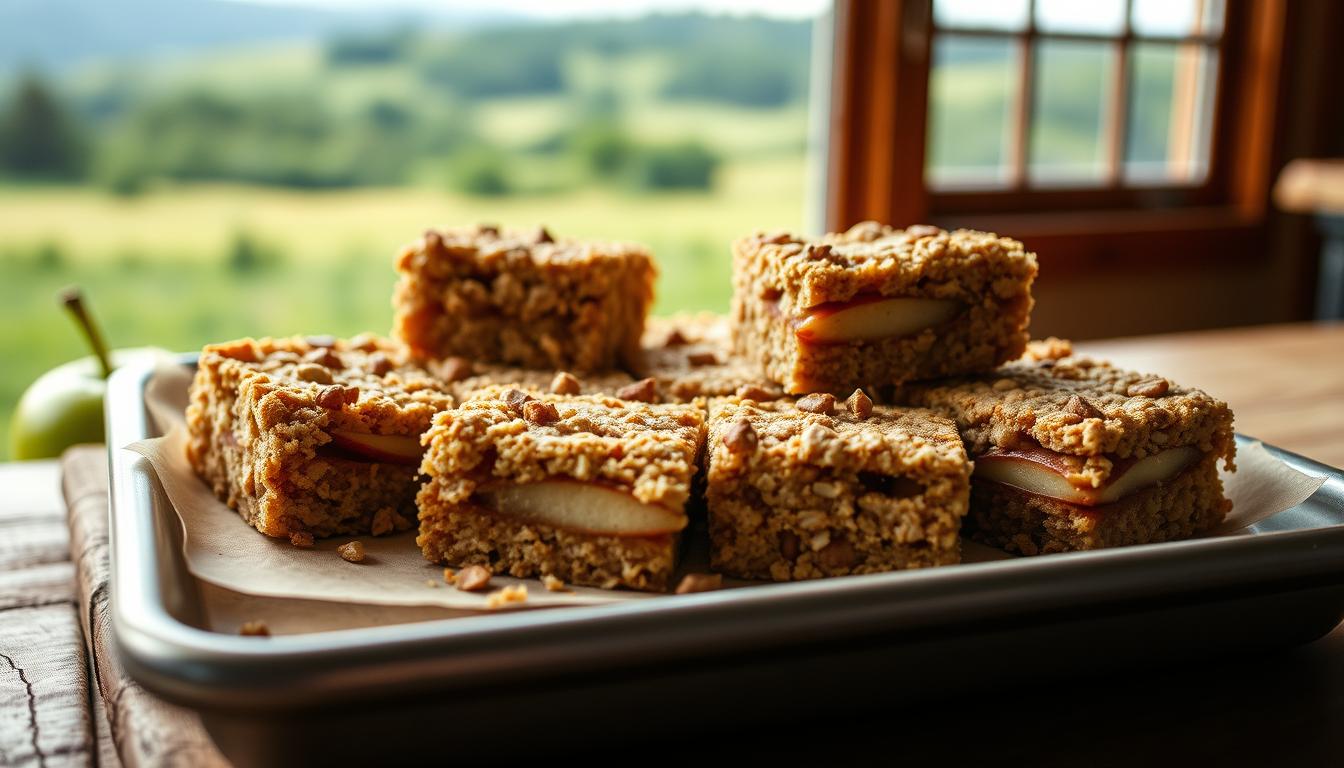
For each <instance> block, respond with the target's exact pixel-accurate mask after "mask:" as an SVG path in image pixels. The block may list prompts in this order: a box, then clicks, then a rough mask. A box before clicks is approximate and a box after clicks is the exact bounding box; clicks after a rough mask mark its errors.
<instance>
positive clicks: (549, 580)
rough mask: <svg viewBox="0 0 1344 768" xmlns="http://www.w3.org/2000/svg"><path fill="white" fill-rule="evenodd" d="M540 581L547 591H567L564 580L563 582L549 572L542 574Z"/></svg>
mask: <svg viewBox="0 0 1344 768" xmlns="http://www.w3.org/2000/svg"><path fill="white" fill-rule="evenodd" d="M541 583H542V586H544V587H546V591H547V592H568V591H569V590H568V589H565V582H564V580H563V579H557V578H556V577H554V576H552V575H551V574H549V573H547V574H542V577H541Z"/></svg>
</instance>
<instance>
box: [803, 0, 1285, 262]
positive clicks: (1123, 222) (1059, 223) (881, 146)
mask: <svg viewBox="0 0 1344 768" xmlns="http://www.w3.org/2000/svg"><path fill="white" fill-rule="evenodd" d="M1287 5H1288V3H1287V0H1263V1H1262V2H1255V0H1227V5H1226V11H1225V13H1226V16H1225V19H1224V27H1223V34H1222V38H1221V42H1220V55H1219V61H1218V83H1217V93H1216V95H1215V122H1214V126H1213V128H1212V135H1211V148H1210V152H1211V153H1210V163H1209V170H1208V174H1207V176H1206V178H1205V180H1204V181H1203V182H1202V183H1199V184H1196V185H1181V184H1159V185H1144V186H1129V187H1121V186H1103V187H1096V186H1091V187H1086V188H1075V187H1067V188H1065V187H1052V188H1045V189H1041V188H1031V189H1009V190H987V191H979V190H976V191H947V190H930V189H929V188H928V186H927V184H926V180H925V169H924V163H925V147H926V137H925V133H926V129H927V124H928V87H929V68H930V54H931V45H932V23H933V21H932V17H933V11H932V0H835V6H834V8H833V35H834V38H833V39H834V46H833V61H832V75H831V85H832V88H831V104H830V118H831V119H830V124H829V126H828V128H829V130H828V137H827V138H828V141H827V145H828V146H827V158H828V174H827V177H826V192H827V194H826V212H825V214H826V215H825V221H826V226H827V228H828V229H831V230H836V229H843V228H845V227H848V226H850V225H852V224H853V223H855V222H857V221H862V220H864V219H878V220H882V221H888V222H892V223H894V224H896V225H904V224H912V223H921V222H931V223H935V224H939V225H942V226H966V227H973V228H978V229H987V230H991V231H1002V232H1005V233H1010V234H1012V235H1013V236H1015V237H1019V238H1021V239H1023V240H1027V241H1029V243H1030V244H1031V246H1032V247H1033V248H1035V249H1037V250H1038V251H1042V252H1045V253H1048V254H1049V256H1050V258H1051V260H1052V262H1054V264H1060V265H1065V264H1067V265H1073V266H1076V267H1078V268H1080V269H1084V270H1094V269H1097V268H1100V267H1102V266H1115V265H1116V262H1117V261H1118V260H1117V259H1116V257H1117V256H1119V255H1123V256H1125V258H1124V259H1123V265H1124V266H1125V267H1132V266H1134V265H1135V263H1136V261H1138V262H1144V261H1152V260H1166V259H1167V257H1168V256H1169V255H1170V254H1173V253H1180V254H1182V255H1183V256H1186V257H1189V258H1197V257H1205V258H1207V259H1219V260H1226V259H1228V258H1232V257H1237V256H1244V257H1253V256H1254V254H1256V253H1258V252H1262V251H1263V249H1264V247H1265V242H1266V220H1267V217H1268V213H1269V210H1270V207H1269V189H1270V186H1271V183H1270V181H1271V179H1272V173H1273V170H1274V165H1273V163H1274V160H1275V158H1274V144H1275V137H1276V134H1277V131H1278V128H1279V126H1280V125H1281V121H1282V115H1281V106H1282V105H1281V101H1280V98H1279V96H1280V78H1281V72H1282V68H1283V40H1284V30H1285V20H1286V15H1287V10H1288V9H1287ZM1230 93H1236V94H1238V97H1237V98H1227V96H1226V95H1227V94H1230ZM1158 238H1161V240H1162V244H1161V245H1162V247H1155V245H1157V239H1158ZM1054 264H1052V267H1051V270H1052V271H1053V272H1055V273H1056V274H1059V273H1060V272H1061V270H1059V269H1057V268H1056V266H1054ZM1062 271H1063V272H1067V271H1068V267H1065V268H1064V270H1062Z"/></svg>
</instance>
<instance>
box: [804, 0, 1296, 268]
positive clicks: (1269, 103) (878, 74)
mask: <svg viewBox="0 0 1344 768" xmlns="http://www.w3.org/2000/svg"><path fill="white" fill-rule="evenodd" d="M1287 6H1288V3H1286V2H1284V1H1283V0H1264V1H1263V2H1248V1H1247V0H1093V1H1091V2H1086V3H1081V2H1075V1H1074V0H837V3H836V13H835V38H834V39H835V51H836V55H835V61H834V71H833V76H832V84H833V92H832V105H831V109H832V119H831V123H830V126H829V128H830V133H829V159H830V175H829V177H828V179H827V184H828V188H827V202H828V207H827V211H826V218H827V224H828V225H829V226H831V227H843V226H847V225H848V224H850V223H852V222H854V221H857V220H861V219H865V218H877V219H883V220H887V221H892V222H895V223H898V224H899V223H911V222H933V223H939V224H944V225H956V226H973V227H980V228H985V229H992V230H998V231H1005V232H1011V233H1013V234H1014V235H1017V236H1019V237H1023V238H1024V239H1027V238H1030V239H1031V240H1032V244H1033V246H1035V247H1036V248H1038V249H1039V250H1040V251H1041V252H1043V253H1049V254H1050V258H1051V260H1053V261H1055V262H1057V263H1062V262H1069V263H1072V264H1073V265H1074V266H1077V267H1079V268H1083V269H1094V267H1095V266H1096V265H1098V264H1104V263H1108V261H1113V260H1114V259H1113V257H1114V255H1115V254H1116V253H1118V252H1121V251H1124V252H1127V253H1133V252H1140V253H1141V252H1143V251H1144V247H1143V246H1144V245H1145V244H1151V243H1152V237H1153V235H1154V234H1155V233H1159V232H1160V233H1162V234H1163V236H1164V237H1166V238H1167V240H1166V242H1167V243H1169V244H1173V246H1172V248H1173V249H1175V250H1181V251H1182V252H1183V253H1186V254H1189V255H1192V256H1197V255H1200V254H1203V255H1205V256H1209V257H1212V256H1213V255H1215V254H1216V255H1218V256H1219V257H1220V258H1228V257H1230V256H1235V255H1237V254H1246V255H1249V254H1251V253H1252V252H1254V251H1255V249H1256V248H1257V247H1258V245H1259V244H1262V242H1263V236H1264V232H1263V229H1264V222H1265V218H1266V213H1267V210H1268V196H1267V190H1268V187H1269V182H1270V180H1271V178H1272V177H1271V173H1272V170H1273V165H1272V154H1273V144H1274V139H1275V135H1276V131H1277V129H1278V127H1279V126H1280V125H1281V124H1282V122H1283V116H1282V115H1281V114H1280V113H1281V109H1280V105H1279V100H1278V96H1279V78H1280V65H1281V61H1282V58H1283V56H1282V54H1283V40H1284V34H1285V33H1284V30H1285V23H1286V22H1285V19H1286V16H1287V12H1288V8H1287ZM1174 244H1180V246H1181V247H1180V248H1176V247H1175V245H1174ZM1075 257H1076V258H1075ZM1067 269H1068V268H1067V267H1064V268H1062V269H1061V267H1060V266H1058V264H1057V265H1055V266H1052V268H1051V271H1052V272H1053V273H1054V274H1061V273H1063V272H1065V271H1067Z"/></svg>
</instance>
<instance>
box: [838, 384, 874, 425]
mask: <svg viewBox="0 0 1344 768" xmlns="http://www.w3.org/2000/svg"><path fill="white" fill-rule="evenodd" d="M845 406H846V407H847V408H849V414H850V415H851V416H853V417H854V418H856V419H860V420H862V419H866V418H868V417H869V416H872V415H873V401H872V398H870V397H868V395H866V394H864V392H863V390H862V389H856V390H854V393H853V394H852V395H850V396H849V398H848V399H846V400H845Z"/></svg>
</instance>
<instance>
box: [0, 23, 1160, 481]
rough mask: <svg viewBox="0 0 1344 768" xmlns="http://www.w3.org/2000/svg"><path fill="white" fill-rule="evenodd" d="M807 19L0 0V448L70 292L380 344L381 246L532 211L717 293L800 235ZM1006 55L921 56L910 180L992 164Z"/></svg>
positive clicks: (669, 281)
mask: <svg viewBox="0 0 1344 768" xmlns="http://www.w3.org/2000/svg"><path fill="white" fill-rule="evenodd" d="M826 6H827V3H826V2H825V1H824V0H791V1H788V2H767V1H765V0H759V1H754V0H699V1H698V2H697V1H695V0H686V1H684V2H678V1H677V0H667V1H666V2H660V0H634V1H632V2H625V3H616V2H601V1H600V0H588V1H587V2H579V3H546V2H539V1H536V0H500V1H499V2H495V3H492V4H490V5H489V6H482V5H479V4H467V3H438V4H429V3H425V4H420V5H414V4H413V5H395V4H380V3H375V2H372V1H369V2H358V1H357V0H348V2H346V3H342V4H338V5H335V6H332V5H330V4H322V5H319V4H316V3H311V2H310V3H306V4H285V3H284V2H281V1H280V0H270V1H269V2H242V1H241V0H119V1H118V2H116V3H104V2H100V1H99V0H7V1H6V2H4V3H0V274H2V275H3V280H0V356H2V357H3V359H4V360H5V364H4V365H3V366H2V367H0V435H3V434H5V433H6V432H7V422H8V419H9V417H10V414H11V412H12V410H13V407H14V404H15V402H16V401H17V399H18V397H19V395H20V393H21V392H22V391H23V389H24V388H25V387H26V386H27V385H28V384H29V383H30V382H31V381H32V380H33V379H35V378H36V377H37V376H38V375H39V374H40V373H42V372H43V371H45V370H47V369H49V368H51V367H53V366H55V365H57V364H59V363H61V362H64V361H66V360H70V359H73V358H76V357H80V356H83V355H85V354H87V352H88V350H87V349H86V348H85V346H84V343H83V341H82V340H81V338H80V336H79V334H78V333H77V332H76V330H75V328H74V326H73V325H72V324H71V323H70V321H69V319H68V318H67V317H66V316H65V315H64V313H63V312H62V311H61V310H60V309H59V308H58V306H57V302H56V300H55V298H54V296H55V294H56V292H57V290H58V289H60V288H61V287H63V286H66V285H70V284H78V285H80V286H82V287H83V288H84V289H85V291H86V294H87V296H88V298H89V300H90V302H91V306H92V309H93V313H94V315H95V317H96V318H97V319H98V320H99V321H101V323H102V324H103V326H104V329H105V333H106V335H107V337H108V340H109V343H110V344H111V345H112V346H114V347H132V346H142V345H149V346H160V347H165V348H168V349H171V350H190V349H196V348H199V347H200V346H201V345H202V344H205V343H208V342H212V341H218V340H223V339H228V338H234V337H239V336H244V335H256V336H260V335H284V334H290V333H319V332H321V333H334V334H342V335H344V334H352V333H356V332H360V331H364V330H373V331H378V332H386V331H387V329H388V328H389V327H390V323H391V309H390V304H389V302H390V295H391V288H392V284H393V282H394V280H395V274H394V272H393V269H392V260H393V258H394V256H395V254H396V252H397V250H398V248H399V247H400V246H401V245H402V244H404V243H406V242H409V241H411V240H412V239H414V238H415V237H416V236H418V234H419V233H420V232H422V231H423V230H424V229H425V228H426V227H428V226H432V225H450V224H475V223H482V222H489V223H498V224H504V225H511V226H521V227H531V226H535V225H537V224H545V225H547V226H548V227H550V228H551V229H552V231H554V232H557V233H560V234H564V235H573V236H582V237H600V238H612V239H629V240H637V241H640V242H644V243H646V244H648V245H649V246H651V247H652V248H653V250H654V252H655V254H656V255H657V257H658V259H659V262H660V265H661V268H662V274H661V278H660V283H659V287H658V302H657V305H656V307H655V311H656V312H658V313H667V312H671V311H677V310H698V309H709V310H717V311H723V310H726V309H727V306H728V299H729V294H730V286H729V279H728V278H729V258H730V254H729V244H730V242H731V241H732V239H733V238H735V237H738V236H740V235H743V234H746V233H748V232H750V231H753V230H755V229H775V228H791V229H798V228H800V227H802V226H803V225H804V222H805V218H806V217H805V213H806V212H805V206H806V205H807V202H808V189H807V185H808V183H809V175H808V151H809V138H810V134H809V126H810V125H811V124H812V123H813V122H815V120H814V117H813V116H810V115H809V105H810V101H811V100H814V99H824V98H825V97H826V96H827V94H825V93H818V92H815V91H816V90H817V89H813V88H811V87H810V86H811V80H812V77H811V72H812V70H813V62H812V58H813V56H812V47H813V40H814V37H813V27H814V23H815V19H816V18H817V16H818V15H820V14H821V13H823V12H825V10H826ZM1071 55H1072V56H1074V57H1075V58H1074V59H1073V60H1068V59H1069V57H1070V56H1071ZM1058 56H1059V57H1062V58H1061V59H1060V61H1059V62H1058V65H1057V66H1056V67H1053V68H1052V71H1053V72H1055V73H1056V74H1055V75H1054V76H1052V77H1051V79H1050V82H1049V93H1050V98H1051V102H1050V103H1051V104H1052V105H1055V106H1052V107H1051V109H1050V110H1049V111H1048V112H1047V113H1045V114H1044V115H1043V118H1042V121H1041V123H1040V125H1039V131H1040V132H1041V133H1042V134H1044V135H1043V137H1042V141H1044V142H1045V143H1047V144H1048V145H1049V146H1050V147H1052V148H1053V150H1052V151H1053V153H1054V155H1053V156H1054V157H1055V158H1056V160H1057V162H1058V163H1060V164H1061V167H1065V168H1082V169H1084V172H1086V170H1085V169H1086V168H1088V167H1090V166H1091V165H1093V164H1095V163H1096V159H1097V154H1098V152H1099V151H1100V149H1099V147H1098V146H1097V141H1096V134H1097V129H1096V126H1097V124H1098V121H1099V120H1101V119H1102V117H1101V114H1100V112H1099V109H1100V107H1099V97H1098V83H1100V82H1104V79H1105V77H1106V73H1105V71H1104V68H1105V67H1106V66H1107V63H1106V61H1105V60H1104V57H1098V56H1096V55H1094V53H1093V52H1091V51H1086V50H1084V51H1077V52H1072V53H1071V51H1070V50H1067V49H1066V50H1062V51H1060V52H1059V53H1058ZM1170 67H1171V62H1169V61H1164V60H1162V59H1161V57H1154V58H1153V60H1152V62H1151V64H1150V65H1147V68H1144V67H1140V68H1139V70H1138V71H1137V73H1136V77H1138V78H1139V85H1138V86H1137V87H1136V89H1135V93H1136V94H1137V95H1138V97H1139V98H1141V99H1143V100H1145V101H1146V102H1148V106H1146V107H1144V106H1142V105H1141V106H1140V107H1139V108H1138V109H1136V111H1135V113H1136V114H1139V115H1151V117H1150V118H1145V119H1149V120H1151V121H1152V123H1153V126H1155V128H1154V129H1153V130H1147V131H1145V130H1144V129H1143V127H1142V126H1139V128H1138V129H1136V130H1135V131H1134V132H1133V134H1132V135H1133V136H1134V137H1135V138H1134V139H1133V141H1135V142H1138V144H1137V145H1136V146H1134V147H1131V151H1132V152H1133V156H1134V157H1137V158H1142V157H1146V156H1150V155H1151V156H1157V157H1160V156H1162V154H1163V152H1164V148H1163V147H1162V146H1159V145H1158V144H1159V143H1160V142H1162V141H1164V140H1165V139H1164V138H1163V137H1165V135H1166V131H1165V125H1166V122H1167V121H1168V120H1169V117H1168V113H1169V107H1170V103H1171V93H1170V87H1169V86H1163V83H1169V82H1170V80H1171V77H1170V72H1169V71H1165V72H1164V68H1165V69H1166V70H1169V69H1170ZM1004 70H1005V54H1004V52H1003V51H999V50H993V49H989V48H986V46H984V45H976V44H975V43H974V42H972V43H964V44H957V43H955V42H954V43H950V44H948V45H946V46H944V47H942V48H940V49H939V50H938V51H937V52H936V56H935V68H934V73H933V82H932V86H931V89H930V93H931V96H930V98H931V100H932V102H931V112H932V113H933V114H934V115H935V119H934V124H933V126H932V128H931V131H930V138H929V150H930V151H929V158H930V160H929V163H930V169H929V174H930V177H931V178H938V177H940V176H945V177H947V178H950V179H957V178H961V177H963V176H965V175H966V174H967V173H968V172H969V173H970V174H971V175H972V176H975V175H976V174H980V175H983V174H985V173H988V174H990V175H993V173H994V172H995V168H996V167H998V166H999V165H1001V163H1002V157H1003V153H1004V152H1005V150H1004V147H1005V136H1006V132H1007V127H1006V123H1007V119H1006V114H1007V104H1008V99H1009V98H1010V96H1009V91H1010V90H1011V89H1010V87H1009V85H1008V83H1007V81H1006V80H1005V76H1004ZM1145 78H1148V79H1151V81H1152V85H1151V87H1145V86H1144V82H1145ZM822 82H825V80H824V79H822ZM1164 87H1166V91H1164V90H1163V88H1164ZM823 107H824V104H823ZM1164 109H1166V110H1168V111H1166V112H1164ZM1145 136H1152V137H1153V138H1152V140H1151V141H1152V142H1153V143H1154V146H1152V147H1147V146H1145V145H1143V142H1144V141H1145V140H1146V139H1145V138H1144V137H1145ZM812 138H815V137H812ZM968 169H969V170H968ZM897 223H900V222H897ZM6 450H7V441H6V440H3V439H0V459H3V458H5V452H6Z"/></svg>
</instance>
